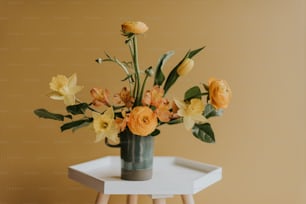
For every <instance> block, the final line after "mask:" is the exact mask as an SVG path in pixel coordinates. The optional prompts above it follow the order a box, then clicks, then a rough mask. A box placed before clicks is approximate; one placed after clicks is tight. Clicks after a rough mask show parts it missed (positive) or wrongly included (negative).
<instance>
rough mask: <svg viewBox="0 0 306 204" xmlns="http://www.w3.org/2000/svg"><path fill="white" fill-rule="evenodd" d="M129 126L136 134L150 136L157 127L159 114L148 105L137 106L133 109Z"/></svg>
mask: <svg viewBox="0 0 306 204" xmlns="http://www.w3.org/2000/svg"><path fill="white" fill-rule="evenodd" d="M127 126H128V127H129V129H130V131H131V132H132V133H133V134H135V135H139V136H148V135H149V134H150V133H152V132H153V131H154V130H155V128H156V127H157V115H156V114H155V113H154V112H153V111H152V110H151V109H150V108H149V107H147V106H137V107H135V108H134V109H133V110H132V111H131V113H130V116H129V119H128V122H127Z"/></svg>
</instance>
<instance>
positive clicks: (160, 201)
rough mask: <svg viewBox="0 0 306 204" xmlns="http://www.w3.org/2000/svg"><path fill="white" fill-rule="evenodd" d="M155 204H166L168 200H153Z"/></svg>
mask: <svg viewBox="0 0 306 204" xmlns="http://www.w3.org/2000/svg"><path fill="white" fill-rule="evenodd" d="M153 204H166V198H157V199H153Z"/></svg>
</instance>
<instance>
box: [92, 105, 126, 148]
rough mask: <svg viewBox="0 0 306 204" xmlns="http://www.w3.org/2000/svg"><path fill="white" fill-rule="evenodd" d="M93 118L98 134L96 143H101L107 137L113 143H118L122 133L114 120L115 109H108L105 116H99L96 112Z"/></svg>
mask: <svg viewBox="0 0 306 204" xmlns="http://www.w3.org/2000/svg"><path fill="white" fill-rule="evenodd" d="M92 116H93V128H94V130H95V133H96V141H95V142H99V141H101V140H103V139H104V138H105V137H107V138H108V139H110V140H111V141H112V142H115V143H118V142H119V138H118V134H119V132H120V127H119V126H118V125H117V123H116V122H115V120H114V111H113V108H112V107H110V108H108V109H107V110H106V111H105V112H104V114H99V113H96V112H93V113H92Z"/></svg>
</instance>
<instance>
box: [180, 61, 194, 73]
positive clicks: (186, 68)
mask: <svg viewBox="0 0 306 204" xmlns="http://www.w3.org/2000/svg"><path fill="white" fill-rule="evenodd" d="M193 66H194V61H193V59H191V58H186V59H184V61H183V62H182V64H180V65H179V67H178V68H177V70H176V71H177V74H178V75H180V76H185V75H186V74H188V73H189V72H190V71H191V70H192V68H193Z"/></svg>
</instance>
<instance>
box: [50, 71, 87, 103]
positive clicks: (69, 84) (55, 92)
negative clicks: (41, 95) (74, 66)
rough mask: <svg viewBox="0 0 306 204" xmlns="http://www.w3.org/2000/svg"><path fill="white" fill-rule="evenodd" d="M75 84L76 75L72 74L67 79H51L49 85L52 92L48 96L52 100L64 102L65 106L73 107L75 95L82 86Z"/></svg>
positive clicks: (61, 77)
mask: <svg viewBox="0 0 306 204" xmlns="http://www.w3.org/2000/svg"><path fill="white" fill-rule="evenodd" d="M76 84H77V76H76V74H73V75H72V76H70V77H69V78H67V77H66V76H64V75H57V76H55V77H52V80H51V82H50V83H49V86H50V89H51V90H52V92H51V93H50V94H49V96H50V98H52V99H54V100H64V103H65V105H74V104H75V94H76V93H77V92H79V91H80V90H81V89H82V88H83V87H82V86H78V85H76Z"/></svg>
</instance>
